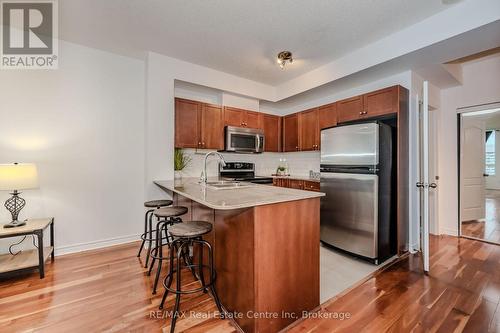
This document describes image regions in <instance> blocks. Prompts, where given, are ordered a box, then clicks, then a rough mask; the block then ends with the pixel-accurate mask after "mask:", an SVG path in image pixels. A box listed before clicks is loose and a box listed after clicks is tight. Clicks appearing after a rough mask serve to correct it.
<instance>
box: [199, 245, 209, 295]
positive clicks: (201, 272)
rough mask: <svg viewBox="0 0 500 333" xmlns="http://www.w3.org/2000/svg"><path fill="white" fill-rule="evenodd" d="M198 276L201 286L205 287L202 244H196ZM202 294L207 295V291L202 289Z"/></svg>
mask: <svg viewBox="0 0 500 333" xmlns="http://www.w3.org/2000/svg"><path fill="white" fill-rule="evenodd" d="M198 240H202V238H201V237H200V238H198ZM198 244H199V247H198V248H199V249H198V275H199V277H200V282H201V286H202V287H205V277H204V275H203V243H198ZM203 293H205V294H206V293H207V289H205V288H204V289H203Z"/></svg>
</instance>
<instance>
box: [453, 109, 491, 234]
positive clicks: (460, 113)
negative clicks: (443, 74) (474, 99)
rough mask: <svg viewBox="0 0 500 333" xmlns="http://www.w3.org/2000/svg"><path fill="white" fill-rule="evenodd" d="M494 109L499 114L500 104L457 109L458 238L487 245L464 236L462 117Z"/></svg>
mask: <svg viewBox="0 0 500 333" xmlns="http://www.w3.org/2000/svg"><path fill="white" fill-rule="evenodd" d="M492 109H499V111H498V112H500V102H496V103H486V104H479V105H474V106H466V107H460V108H457V185H458V188H457V192H458V193H457V194H458V195H457V199H458V237H461V238H469V239H474V240H479V241H483V242H486V243H491V242H489V241H487V240H484V239H481V238H476V237H471V236H464V235H462V197H461V193H462V183H461V181H460V179H461V177H460V176H461V175H460V172H461V163H462V157H461V152H462V145H461V141H462V116H463V114H464V113H470V112H478V111H487V110H492ZM492 244H498V243H492Z"/></svg>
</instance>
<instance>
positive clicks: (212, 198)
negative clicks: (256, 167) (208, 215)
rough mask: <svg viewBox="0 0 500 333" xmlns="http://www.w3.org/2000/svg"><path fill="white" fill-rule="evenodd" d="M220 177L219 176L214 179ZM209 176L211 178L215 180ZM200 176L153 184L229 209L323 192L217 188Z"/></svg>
mask: <svg viewBox="0 0 500 333" xmlns="http://www.w3.org/2000/svg"><path fill="white" fill-rule="evenodd" d="M214 180H217V179H214ZM214 180H212V179H209V181H214ZM198 181H199V179H198V178H183V179H182V180H176V181H174V180H157V181H155V182H154V183H155V184H156V185H158V186H159V187H161V188H162V189H164V190H168V191H173V192H175V193H178V194H180V195H182V196H183V197H186V198H188V199H191V200H193V201H196V202H198V203H200V204H202V205H204V206H207V207H209V208H212V209H220V210H230V209H239V208H248V207H255V206H262V205H269V204H275V203H280V202H287V201H295V200H303V199H311V198H319V197H322V196H324V195H325V194H324V193H321V192H312V191H303V190H296V189H290V188H284V187H277V186H272V185H261V184H250V186H249V187H244V188H235V189H214V188H211V187H209V186H204V185H201V184H199V183H198Z"/></svg>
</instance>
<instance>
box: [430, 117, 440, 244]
mask: <svg viewBox="0 0 500 333" xmlns="http://www.w3.org/2000/svg"><path fill="white" fill-rule="evenodd" d="M438 112H439V111H433V109H432V108H429V181H430V182H431V184H432V183H435V184H437V185H439V176H438V165H439V164H438V158H439V155H438V152H437V149H438V128H439V126H438V125H439V124H438V121H439V116H438ZM438 190H439V187H435V188H433V187H431V188H430V191H429V233H430V234H431V235H439V228H438V215H439V214H438V213H439V211H438Z"/></svg>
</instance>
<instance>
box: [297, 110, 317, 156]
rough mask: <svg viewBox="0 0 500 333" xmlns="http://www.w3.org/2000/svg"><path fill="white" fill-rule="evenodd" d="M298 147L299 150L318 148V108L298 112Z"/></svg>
mask: <svg viewBox="0 0 500 333" xmlns="http://www.w3.org/2000/svg"><path fill="white" fill-rule="evenodd" d="M299 133H300V136H299V147H300V150H301V151H306V150H318V149H319V109H318V108H314V109H310V110H306V111H302V112H300V113H299Z"/></svg>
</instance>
